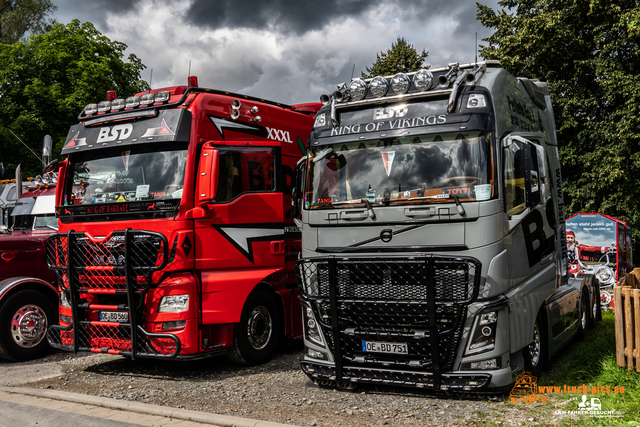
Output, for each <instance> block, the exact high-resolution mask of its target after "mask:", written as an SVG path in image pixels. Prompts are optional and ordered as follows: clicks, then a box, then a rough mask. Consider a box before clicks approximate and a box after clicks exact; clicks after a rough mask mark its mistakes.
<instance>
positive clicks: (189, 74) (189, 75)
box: [187, 60, 191, 77]
mask: <svg viewBox="0 0 640 427" xmlns="http://www.w3.org/2000/svg"><path fill="white" fill-rule="evenodd" d="M187 77H191V60H189V73H188V75H187Z"/></svg>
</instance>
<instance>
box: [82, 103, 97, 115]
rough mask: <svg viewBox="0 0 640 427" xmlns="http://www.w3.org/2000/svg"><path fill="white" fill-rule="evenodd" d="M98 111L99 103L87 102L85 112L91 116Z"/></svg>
mask: <svg viewBox="0 0 640 427" xmlns="http://www.w3.org/2000/svg"><path fill="white" fill-rule="evenodd" d="M97 112H98V104H87V105H86V106H85V107H84V114H86V115H87V116H90V115H91V114H95V113H97Z"/></svg>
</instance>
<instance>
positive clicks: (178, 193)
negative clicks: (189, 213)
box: [171, 188, 182, 199]
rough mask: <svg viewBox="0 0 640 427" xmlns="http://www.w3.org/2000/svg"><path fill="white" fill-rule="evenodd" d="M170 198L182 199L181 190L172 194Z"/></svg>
mask: <svg viewBox="0 0 640 427" xmlns="http://www.w3.org/2000/svg"><path fill="white" fill-rule="evenodd" d="M171 197H173V198H174V199H181V198H182V188H181V189H179V190H176V191H174V192H173V193H171Z"/></svg>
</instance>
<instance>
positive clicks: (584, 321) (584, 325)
mask: <svg viewBox="0 0 640 427" xmlns="http://www.w3.org/2000/svg"><path fill="white" fill-rule="evenodd" d="M591 310H592V307H591V306H590V305H589V295H588V292H586V291H584V290H583V291H582V294H581V296H580V302H579V303H578V338H579V339H582V338H584V337H585V336H586V335H587V331H589V325H591V321H590V317H591V316H590V313H591Z"/></svg>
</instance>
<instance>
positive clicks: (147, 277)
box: [47, 77, 321, 364]
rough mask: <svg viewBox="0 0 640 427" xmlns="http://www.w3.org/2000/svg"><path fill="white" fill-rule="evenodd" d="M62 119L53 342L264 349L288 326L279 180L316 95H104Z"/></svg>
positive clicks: (239, 352)
mask: <svg viewBox="0 0 640 427" xmlns="http://www.w3.org/2000/svg"><path fill="white" fill-rule="evenodd" d="M107 98H108V100H107V101H103V102H101V103H99V104H89V105H87V106H86V107H85V109H84V110H83V112H82V113H81V114H80V116H79V122H80V123H79V124H77V125H74V126H72V127H71V129H70V131H69V134H68V136H67V139H66V142H65V144H64V147H63V149H62V154H63V155H64V156H66V158H65V159H64V160H63V161H62V162H61V163H60V168H59V186H58V191H57V195H56V214H57V216H58V218H59V221H60V232H59V234H57V235H55V236H53V237H51V238H49V240H48V242H47V243H48V254H49V266H50V267H51V268H52V269H53V270H55V271H56V274H57V276H58V279H59V280H58V283H59V286H60V291H61V292H62V296H61V303H60V307H59V309H60V324H59V325H53V326H51V327H50V328H49V333H48V339H49V342H50V344H51V345H52V346H53V347H56V348H59V349H63V350H69V351H74V352H78V351H89V352H101V353H108V354H118V355H124V356H130V357H131V358H132V359H135V358H138V357H159V358H179V359H190V358H197V357H204V356H208V355H215V354H221V353H226V354H227V357H228V358H229V359H230V360H232V361H234V362H236V363H240V364H257V363H262V362H264V361H265V360H267V359H268V358H269V357H270V356H271V355H272V354H273V352H274V350H275V348H276V346H277V343H278V341H279V339H280V338H281V337H291V338H295V337H300V336H301V335H302V325H301V310H300V305H299V301H298V290H297V286H296V279H295V275H294V262H295V260H296V259H297V257H298V252H299V250H300V232H299V229H298V228H297V227H296V226H295V225H294V223H293V217H292V210H291V190H292V187H293V184H294V183H293V179H294V175H293V174H294V172H293V170H294V167H295V164H296V161H297V160H298V159H300V157H301V156H302V155H303V153H304V152H305V148H304V144H303V141H304V142H305V143H306V141H307V138H308V134H309V132H310V130H311V126H312V124H313V119H314V116H315V113H316V112H317V110H318V109H319V108H320V106H321V105H320V104H315V103H314V104H302V105H298V106H289V105H284V104H280V103H276V102H271V101H267V100H264V99H259V98H254V97H250V96H245V95H239V94H234V93H230V92H225V91H219V90H213V89H204V88H200V87H198V85H197V79H196V78H194V77H190V78H189V85H188V86H175V87H170V88H163V89H158V90H151V91H148V92H144V93H140V94H137V95H135V96H132V97H129V98H127V99H118V98H117V97H116V96H115V94H114V93H112V92H110V93H108V94H107Z"/></svg>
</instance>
